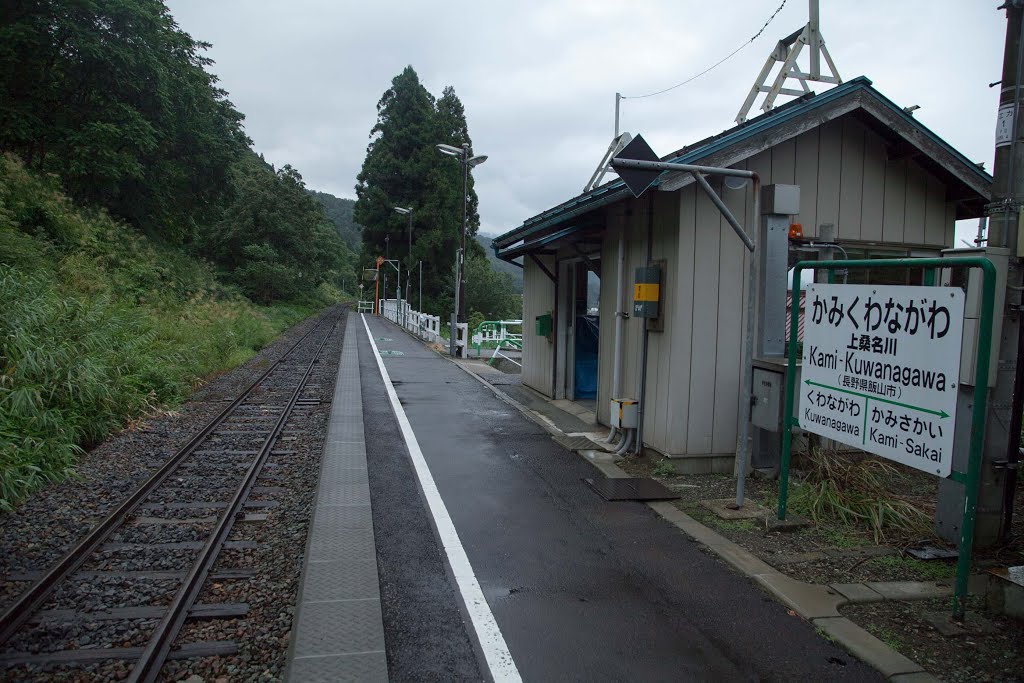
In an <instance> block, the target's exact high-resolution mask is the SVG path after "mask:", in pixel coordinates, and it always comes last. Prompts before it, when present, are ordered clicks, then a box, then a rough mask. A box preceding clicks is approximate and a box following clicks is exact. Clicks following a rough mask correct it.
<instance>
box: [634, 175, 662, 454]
mask: <svg viewBox="0 0 1024 683" xmlns="http://www.w3.org/2000/svg"><path fill="white" fill-rule="evenodd" d="M655 196H656V194H655V193H651V201H650V209H649V211H648V213H647V264H650V262H651V258H652V257H653V255H654V197H655ZM661 314H662V315H664V312H662V313H661ZM641 322H643V324H644V341H643V346H642V347H641V351H640V395H639V396H637V401H639V402H640V405H639V407H638V408H637V416H636V450H634V451H633V452H634V453H636V454H637V455H643V452H644V409H645V408H646V406H647V341H648V339H647V336H648V334H650V333H649V332H648V331H647V321H646V320H645V319H642V320H641Z"/></svg>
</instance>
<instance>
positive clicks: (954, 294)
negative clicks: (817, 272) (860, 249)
mask: <svg viewBox="0 0 1024 683" xmlns="http://www.w3.org/2000/svg"><path fill="white" fill-rule="evenodd" d="M805 301H806V303H805V310H804V342H803V343H804V346H803V365H802V373H803V374H802V377H801V380H800V389H799V390H800V409H799V411H798V417H799V421H800V427H801V428H802V429H804V430H806V431H809V432H814V433H815V434H820V435H821V436H824V437H826V438H829V439H834V440H836V441H839V442H840V443H844V444H847V445H848V446H854V447H856V448H859V449H862V450H865V451H868V452H871V453H875V454H877V455H880V456H882V457H883V458H887V459H889V460H895V461H896V462H899V463H902V464H904V465H908V466H910V467H913V468H915V469H919V470H922V471H924V472H928V473H929V474H934V475H938V476H940V477H948V476H949V474H950V472H951V470H952V465H953V427H954V424H955V414H956V399H957V384H958V383H959V379H960V347H961V339H962V333H963V318H964V293H963V290H961V289H959V288H957V287H908V286H876V285H830V284H815V285H811V286H809V287H808V288H807V295H806V300H805Z"/></svg>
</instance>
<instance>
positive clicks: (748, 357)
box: [726, 173, 800, 508]
mask: <svg viewBox="0 0 1024 683" xmlns="http://www.w3.org/2000/svg"><path fill="white" fill-rule="evenodd" d="M751 185H752V186H753V190H754V202H753V203H754V207H753V208H754V217H753V220H752V221H751V225H755V226H758V229H757V232H755V233H754V234H755V235H756V234H758V232H760V225H761V177H760V176H759V175H757V174H756V173H755V174H754V177H753V178H752V179H751ZM726 215H728V214H726ZM733 227H734V228H738V226H733ZM737 234H742V229H740V230H739V232H738V233H737ZM749 256H750V270H749V272H748V284H747V334H746V338H745V340H744V350H743V380H742V381H743V384H742V385H741V386H740V405H739V436H738V437H737V439H736V460H737V462H736V466H737V468H738V470H739V471H738V472H737V473H736V507H737V508H741V507H743V497H744V495H745V493H746V491H745V489H746V483H747V466H748V464H749V463H750V411H751V409H752V407H753V405H754V404H753V391H754V335H755V334H756V327H757V312H756V305H755V304H756V301H757V285H758V275H757V260H758V259H759V258H760V256H761V255H760V254H758V253H757V251H756V249H755V248H751V249H750V250H749ZM799 294H800V293H799V292H797V293H796V298H797V299H799ZM790 343H791V344H795V343H796V340H795V339H791V340H790ZM788 421H789V415H784V416H783V424H784V425H788V424H789V422H788ZM786 429H789V427H788V426H787V427H786Z"/></svg>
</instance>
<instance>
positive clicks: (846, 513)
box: [789, 448, 931, 543]
mask: <svg viewBox="0 0 1024 683" xmlns="http://www.w3.org/2000/svg"><path fill="white" fill-rule="evenodd" d="M802 458H803V459H802V461H801V468H802V469H804V471H805V477H804V479H803V480H802V481H800V482H798V483H796V484H795V485H794V486H793V488H792V491H791V493H790V496H789V501H790V503H789V505H790V508H791V509H792V510H793V511H794V512H797V513H800V514H804V515H807V516H809V517H811V518H812V519H814V520H815V521H816V522H819V521H823V520H827V521H831V522H833V523H839V524H842V525H846V526H848V527H852V528H858V529H861V530H866V531H869V532H870V533H871V534H872V535H873V536H874V539H875V542H876V543H878V542H880V541H882V540H885V539H886V538H890V539H891V538H894V537H898V538H905V539H917V538H921V537H922V536H928V535H929V523H930V519H931V518H930V517H929V516H928V514H926V513H925V512H924V511H923V510H921V509H920V508H918V507H917V506H916V505H914V503H913V502H912V501H910V500H907V499H906V498H903V497H901V496H899V495H897V494H896V493H893V492H892V490H891V489H892V486H891V484H892V482H894V481H895V480H897V479H898V478H899V477H900V476H901V474H900V472H899V470H898V469H897V468H896V467H895V466H894V465H893V464H892V463H889V462H887V461H885V460H880V459H878V458H874V457H866V458H849V457H846V456H843V455H840V454H838V453H836V452H834V451H825V450H822V449H817V448H814V449H811V450H810V452H809V453H807V454H805V455H803V456H802Z"/></svg>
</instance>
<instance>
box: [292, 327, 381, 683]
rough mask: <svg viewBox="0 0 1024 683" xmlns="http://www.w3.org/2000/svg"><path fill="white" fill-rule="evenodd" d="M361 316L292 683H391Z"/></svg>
mask: <svg viewBox="0 0 1024 683" xmlns="http://www.w3.org/2000/svg"><path fill="white" fill-rule="evenodd" d="M361 327H362V325H361V324H360V323H359V318H358V316H357V315H355V314H352V313H350V314H349V317H348V322H347V326H346V328H345V342H344V346H343V347H342V352H341V364H340V366H339V367H338V379H337V383H336V384H335V387H334V397H333V400H332V403H331V418H330V424H329V426H328V428H327V442H326V444H325V445H324V454H323V460H322V461H321V464H320V483H319V488H318V490H317V495H316V503H315V508H314V513H313V520H312V524H311V525H310V531H309V537H308V538H307V541H306V556H305V561H304V563H303V573H302V580H301V584H300V588H299V598H298V604H297V614H296V618H295V625H294V626H293V628H292V643H291V647H290V650H289V657H288V659H289V662H288V671H287V674H286V676H285V678H286V680H289V681H296V683H300V682H301V683H308V682H310V681H324V682H325V683H326V682H328V681H331V682H333V681H387V680H388V666H387V658H386V656H385V649H384V627H383V621H382V617H381V602H380V588H379V583H378V578H377V555H376V551H375V543H374V537H373V518H372V514H371V509H370V486H369V479H368V477H367V469H366V443H365V439H364V435H363V403H362V390H361V388H360V381H359V359H358V355H357V351H356V344H357V338H356V335H357V334H358V333H359V332H360V331H361V329H360V328H361Z"/></svg>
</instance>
